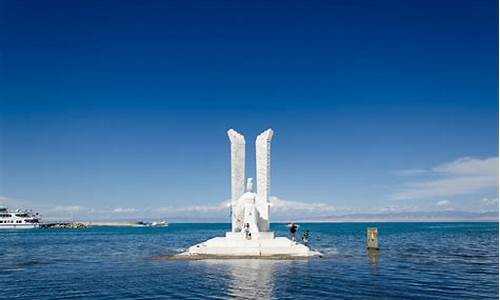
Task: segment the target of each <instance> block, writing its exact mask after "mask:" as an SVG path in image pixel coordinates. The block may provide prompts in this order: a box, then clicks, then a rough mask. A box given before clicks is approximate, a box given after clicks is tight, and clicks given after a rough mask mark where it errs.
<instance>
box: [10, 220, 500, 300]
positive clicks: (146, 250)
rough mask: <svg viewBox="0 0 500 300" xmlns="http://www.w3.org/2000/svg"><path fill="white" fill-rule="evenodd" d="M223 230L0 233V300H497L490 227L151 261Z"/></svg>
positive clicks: (407, 228) (387, 233)
mask: <svg viewBox="0 0 500 300" xmlns="http://www.w3.org/2000/svg"><path fill="white" fill-rule="evenodd" d="M229 226H230V225H229V224H171V225H170V226H169V227H166V228H91V229H39V230H26V231H21V230H19V231H2V232H0V243H1V246H0V247H1V248H0V266H1V270H0V298H3V299H81V298H87V299H88V298H91V299H431V298H432V299H453V300H457V299H498V223H382V224H359V223H358V224H301V227H300V231H302V230H303V229H309V230H310V231H311V244H312V246H313V248H316V249H318V250H320V251H321V252H323V253H324V254H325V257H324V258H321V259H311V260H289V261H277V260H202V261H172V260H159V259H154V257H155V256H161V255H170V254H175V253H178V252H181V251H182V250H183V249H185V248H186V247H188V246H190V245H192V244H195V243H198V242H201V241H203V240H206V239H208V238H211V237H214V236H223V235H224V232H225V231H227V230H228V229H229ZM368 226H376V227H378V229H379V237H380V247H381V249H380V251H379V253H378V254H377V253H368V252H367V250H366V248H365V247H366V228H367V227H368ZM272 229H273V230H274V231H275V232H276V233H277V234H278V235H287V227H286V226H285V225H284V224H273V226H272Z"/></svg>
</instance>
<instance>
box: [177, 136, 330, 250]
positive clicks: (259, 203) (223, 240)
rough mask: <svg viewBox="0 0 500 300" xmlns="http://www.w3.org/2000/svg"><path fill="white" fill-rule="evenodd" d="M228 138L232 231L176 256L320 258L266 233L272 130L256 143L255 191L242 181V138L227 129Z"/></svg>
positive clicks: (243, 167) (243, 156)
mask: <svg viewBox="0 0 500 300" xmlns="http://www.w3.org/2000/svg"><path fill="white" fill-rule="evenodd" d="M227 135H228V136H229V140H230V141H231V224H232V228H231V232H226V235H225V236H224V237H214V238H211V239H209V240H207V241H204V242H201V243H198V244H196V245H193V246H191V247H189V249H188V250H187V251H186V252H184V253H181V254H179V255H178V256H184V257H190V256H201V257H203V255H208V256H221V257H229V256H235V257H249V258H256V257H261V256H262V257H265V256H286V257H312V256H321V253H319V252H317V251H313V250H311V249H310V248H309V247H307V246H305V245H303V244H300V243H297V242H295V241H291V240H290V239H288V238H286V237H275V236H274V232H271V231H270V230H269V208H270V203H269V195H270V193H271V139H272V137H273V131H272V130H271V129H268V130H266V131H264V132H262V133H261V134H259V135H258V136H257V139H256V140H255V154H256V159H255V161H256V165H257V166H256V167H257V170H256V175H257V178H256V186H257V191H255V192H254V188H253V179H252V178H248V179H247V180H245V137H243V135H241V134H239V133H238V132H236V131H234V130H233V129H230V130H228V132H227Z"/></svg>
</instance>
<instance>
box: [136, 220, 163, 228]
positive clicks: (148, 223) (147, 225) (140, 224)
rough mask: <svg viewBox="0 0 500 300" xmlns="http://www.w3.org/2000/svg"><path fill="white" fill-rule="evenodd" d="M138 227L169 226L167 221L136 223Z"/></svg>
mask: <svg viewBox="0 0 500 300" xmlns="http://www.w3.org/2000/svg"><path fill="white" fill-rule="evenodd" d="M136 226H138V227H166V226H168V223H167V222H166V221H161V222H143V221H139V222H137V223H136Z"/></svg>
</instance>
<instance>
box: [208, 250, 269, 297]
mask: <svg viewBox="0 0 500 300" xmlns="http://www.w3.org/2000/svg"><path fill="white" fill-rule="evenodd" d="M206 262H207V263H208V264H217V265H219V266H222V265H223V266H224V267H227V268H228V273H229V275H230V283H229V287H228V294H229V295H231V296H232V297H234V298H236V299H263V300H265V299H273V290H274V273H273V269H274V265H275V264H276V263H277V261H273V260H265V259H229V260H207V261H206Z"/></svg>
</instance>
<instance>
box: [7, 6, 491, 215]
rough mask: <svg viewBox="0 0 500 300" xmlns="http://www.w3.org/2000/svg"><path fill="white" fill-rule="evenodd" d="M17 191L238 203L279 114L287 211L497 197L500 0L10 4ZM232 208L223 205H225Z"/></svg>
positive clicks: (450, 203) (20, 196)
mask: <svg viewBox="0 0 500 300" xmlns="http://www.w3.org/2000/svg"><path fill="white" fill-rule="evenodd" d="M0 14H1V15H0V16H1V17H0V36H1V45H2V46H1V48H0V50H1V52H0V55H1V56H0V67H1V68H0V70H1V73H0V76H1V77H0V78H1V80H0V87H1V94H0V97H1V129H2V131H1V132H2V139H1V146H2V147H1V150H2V151H1V169H0V170H1V186H0V196H2V199H3V202H5V203H7V204H12V205H25V206H26V205H30V206H33V207H37V208H39V209H40V210H42V211H44V212H45V213H46V214H47V215H64V214H67V213H69V212H71V213H77V214H81V215H85V214H89V212H92V213H95V214H101V215H113V214H114V215H116V216H117V217H130V216H138V215H141V214H153V213H154V214H158V215H162V216H166V217H180V218H182V217H183V216H193V215H199V216H204V215H209V214H215V215H217V214H219V215H220V216H222V215H223V214H225V208H222V207H223V205H222V204H221V203H222V202H223V201H225V200H226V199H228V198H229V195H230V191H229V142H228V140H227V137H226V135H225V132H226V130H227V129H229V128H234V129H236V130H238V131H239V132H242V133H243V134H245V135H246V136H247V141H248V142H247V146H248V149H247V156H248V161H247V166H248V175H249V176H253V173H254V167H253V166H254V158H253V155H252V153H253V148H252V147H253V146H254V145H253V142H254V138H255V136H256V135H257V134H258V133H260V132H261V131H263V130H264V129H267V128H269V127H270V128H273V129H274V131H275V137H274V140H273V145H272V194H273V195H275V197H276V198H275V202H276V205H275V210H276V213H277V214H278V215H279V213H282V214H283V216H287V214H295V215H301V214H303V215H306V214H307V215H310V216H311V217H315V216H318V217H320V216H322V215H325V214H328V215H332V214H342V213H353V212H366V211H402V212H404V211H432V210H450V211H451V210H465V211H497V210H498V3H497V2H496V1H330V2H328V3H325V1H308V2H304V1H301V2H293V1H292V2H291V1H286V2H279V1H272V2H256V3H249V2H245V1H231V2H226V1H203V2H196V1H194V2H186V1H149V2H147V3H145V2H142V1H99V2H93V1H29V2H21V1H2V3H1V4H0ZM223 216H224V217H225V215H223Z"/></svg>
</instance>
